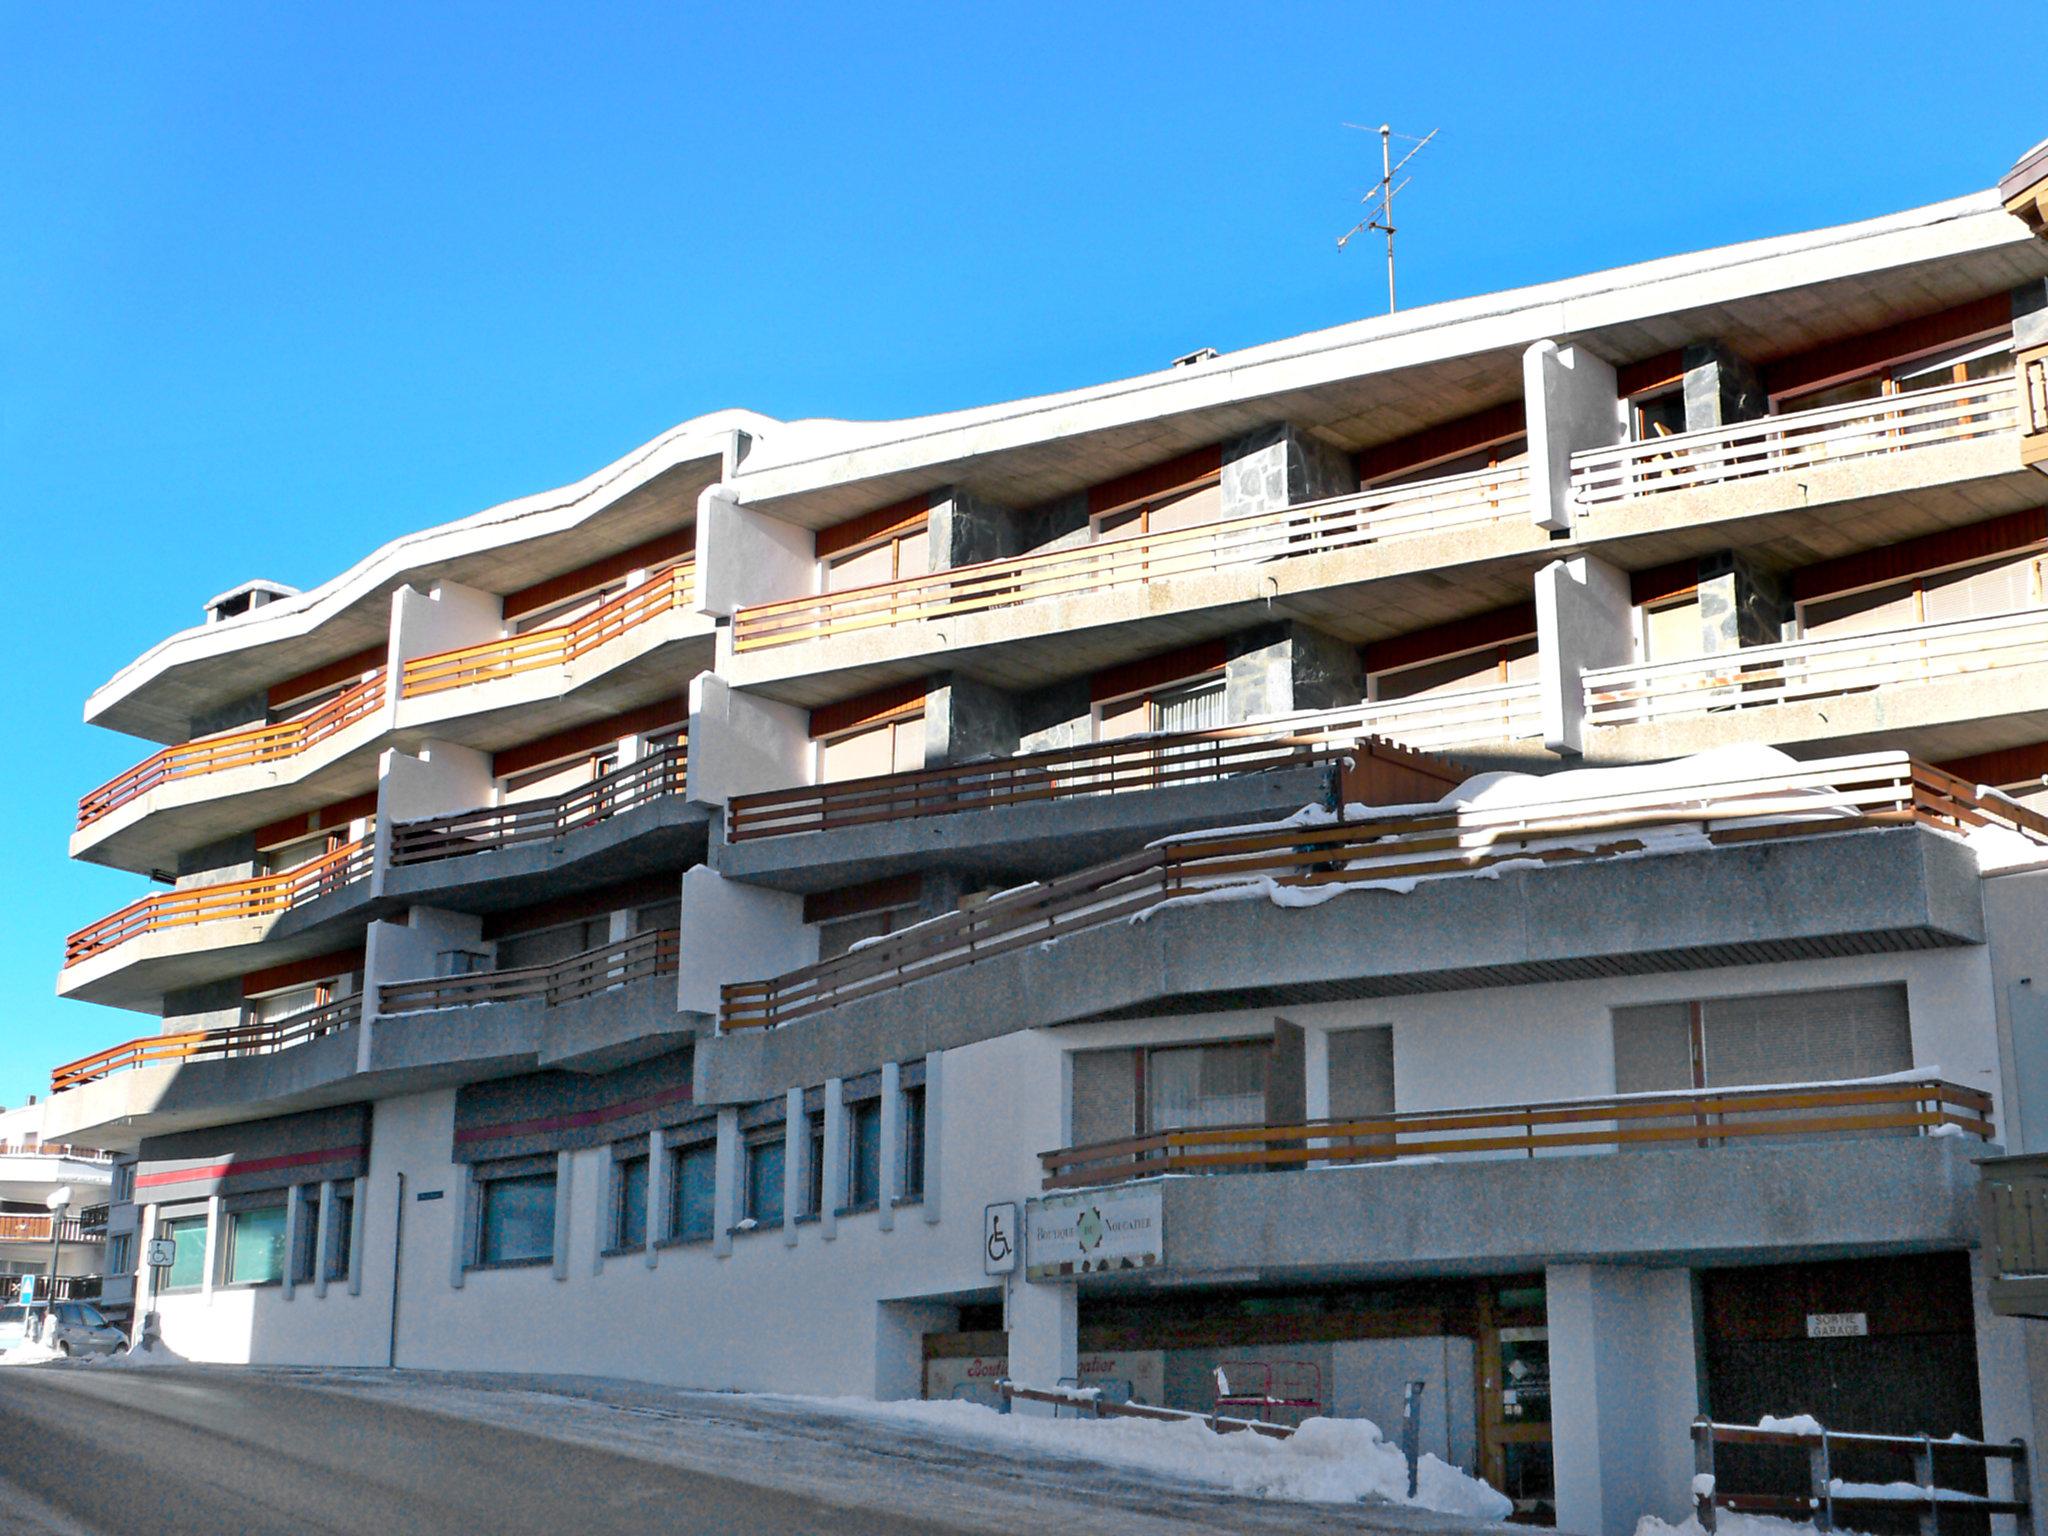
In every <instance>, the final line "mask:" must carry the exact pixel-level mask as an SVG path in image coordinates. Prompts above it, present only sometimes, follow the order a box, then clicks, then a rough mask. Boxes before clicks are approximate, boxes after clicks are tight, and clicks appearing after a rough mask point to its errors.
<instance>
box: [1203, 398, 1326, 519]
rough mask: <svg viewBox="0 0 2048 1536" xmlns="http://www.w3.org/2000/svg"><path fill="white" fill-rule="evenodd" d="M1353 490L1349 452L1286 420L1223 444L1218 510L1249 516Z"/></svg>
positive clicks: (1227, 513)
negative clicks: (1221, 499) (1221, 490)
mask: <svg viewBox="0 0 2048 1536" xmlns="http://www.w3.org/2000/svg"><path fill="white" fill-rule="evenodd" d="M1357 489H1358V470H1357V468H1356V466H1354V465H1353V464H1352V462H1351V456H1350V455H1349V454H1347V453H1344V452H1342V451H1340V450H1338V449H1336V448H1332V447H1331V446H1330V445H1329V444H1328V443H1326V442H1324V441H1323V440H1322V439H1321V438H1319V437H1316V436H1314V435H1312V434H1311V433H1308V432H1305V431H1303V430H1302V429H1301V428H1300V427H1297V426H1293V425H1291V424H1289V423H1287V422H1275V423H1274V424H1273V425H1271V426H1268V427H1261V428H1260V429H1259V430H1258V431H1256V432H1252V433H1248V434H1247V435H1246V436H1244V437H1241V438H1237V439H1235V440H1234V441H1231V442H1228V443H1225V444H1224V445H1223V515H1224V517H1226V518H1232V517H1250V516H1252V515H1254V514H1255V513H1259V512H1270V511H1273V510H1274V509H1276V508H1279V507H1291V506H1295V505H1297V504H1299V503H1301V502H1304V501H1322V500H1324V499H1326V498H1328V497H1331V496H1343V495H1347V494H1349V493H1350V492H1352V491H1355V490H1357Z"/></svg>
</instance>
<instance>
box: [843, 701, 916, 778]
mask: <svg viewBox="0 0 2048 1536" xmlns="http://www.w3.org/2000/svg"><path fill="white" fill-rule="evenodd" d="M922 767H924V710H923V709H922V708H921V707H920V708H919V709H917V710H916V711H914V712H912V713H908V714H902V715H898V716H896V717H895V718H893V719H889V720H882V721H876V722H873V723H870V724H867V725H862V726H857V727H855V728H854V729H853V730H850V731H841V732H839V733H837V734H836V735H832V736H827V737H825V738H824V739H823V740H821V741H820V742H819V743H818V782H819V783H821V784H840V783H844V782H845V781H846V780H848V779H869V778H877V777H880V776H881V775H883V774H889V773H914V772H916V771H917V770H918V769H920V768H922Z"/></svg>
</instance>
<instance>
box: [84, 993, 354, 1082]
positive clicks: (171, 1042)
mask: <svg viewBox="0 0 2048 1536" xmlns="http://www.w3.org/2000/svg"><path fill="white" fill-rule="evenodd" d="M362 1016H363V999H362V995H361V994H360V993H352V994H350V995H349V996H347V997H342V998H336V999H335V1000H334V1001H333V1002H331V1003H322V1004H321V1005H320V1006H319V1007H317V1008H308V1009H306V1010H304V1011H303V1012H300V1013H295V1014H293V1015H291V1017H289V1018H284V1019H272V1020H270V1021H268V1022H266V1023H261V1024H232V1025H229V1026H227V1027H226V1028H224V1029H197V1030H186V1031H181V1032H180V1033H178V1034H172V1035H144V1036H143V1037H142V1038H141V1039H140V1040H129V1041H126V1042H124V1043H122V1044H120V1045H116V1046H112V1047H110V1048H108V1049H107V1050H104V1051H98V1052H95V1053H94V1054H93V1055H91V1056H84V1057H81V1058H79V1059H78V1060H77V1061H72V1062H66V1063H65V1064H64V1065H63V1066H61V1067H58V1068H57V1069H55V1070H54V1071H53V1072H51V1073H50V1092H52V1093H62V1092H63V1091H64V1090H65V1089H66V1088H76V1087H77V1086H78V1085H79V1084H81V1083H92V1082H97V1081H99V1079H101V1078H103V1077H110V1076H112V1075H113V1074H114V1073H116V1072H125V1071H126V1070H127V1069H128V1068H130V1067H153V1066H156V1065H158V1064H159V1063H161V1062H166V1061H190V1060H193V1059H195V1058H202V1059H203V1058H206V1057H213V1056H268V1055H270V1054H271V1053H273V1052H275V1051H283V1050H289V1049H290V1048H291V1047H293V1046H295V1045H304V1044H305V1043H306V1042H307V1041H309V1040H318V1039H321V1038H322V1037H324V1036H327V1035H332V1034H335V1033H337V1032H339V1031H341V1030H344V1029H353V1028H354V1027H355V1026H356V1024H357V1023H358V1022H359V1021H360V1020H361V1019H362Z"/></svg>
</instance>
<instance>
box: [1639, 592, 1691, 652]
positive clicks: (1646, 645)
mask: <svg viewBox="0 0 2048 1536" xmlns="http://www.w3.org/2000/svg"><path fill="white" fill-rule="evenodd" d="M1704 641H1705V637H1704V635H1703V634H1702V633H1701V630H1700V600H1699V594H1698V593H1689V594H1688V595H1686V596H1684V597H1679V598H1674V599H1672V600H1670V601H1668V602H1662V603H1654V604H1652V603H1645V604H1644V605H1643V660H1644V661H1681V660H1683V659H1685V658H1686V657H1688V656H1697V655H1699V654H1701V651H1702V649H1703V647H1704Z"/></svg>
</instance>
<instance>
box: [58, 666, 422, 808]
mask: <svg viewBox="0 0 2048 1536" xmlns="http://www.w3.org/2000/svg"><path fill="white" fill-rule="evenodd" d="M383 702H384V670H383V668H381V667H380V668H378V669H377V671H376V673H375V674H373V675H372V676H370V677H367V678H365V679H364V680H363V681H362V682H360V683H357V684H356V685H355V686H354V687H353V688H350V689H348V690H347V691H346V692H343V693H338V694H336V695H335V696H334V697H333V698H331V699H329V700H328V701H327V702H326V703H325V704H322V705H320V706H319V707H318V708H317V709H312V710H308V711H307V712H306V713H305V714H303V715H300V716H299V717H298V718H297V719H294V720H280V721H279V722H277V723H276V724H275V725H252V726H245V727H243V728H241V729H239V730H233V731H224V732H222V733H221V734H220V735H218V736H202V737H200V738H199V739H198V740H197V741H188V742H186V743H184V744H183V745H182V746H176V747H165V748H164V749H163V750H162V751H161V752H158V753H157V754H155V755H154V756H152V757H148V758H145V759H143V760H142V761H141V762H139V763H137V764H136V765H135V766H134V767H133V768H130V769H129V770H128V771H127V772H126V773H124V774H121V775H119V776H118V777H115V778H112V779H109V780H108V781H107V782H106V783H104V784H102V785H101V786H100V787H99V788H98V789H95V790H93V791H91V792H90V793H88V794H86V795H84V796H82V797H81V798H80V800H79V802H78V825H79V826H80V827H81V828H83V827H89V826H91V825H92V824H93V823H94V822H96V821H98V820H99V819H100V818H101V817H102V816H105V815H107V814H108V813H110V812H112V811H116V810H119V809H120V808H121V807H122V806H124V805H126V804H127V803H128V802H129V801H131V800H135V799H138V798H139V797H141V796H143V795H146V794H148V793H149V792H150V791H151V790H152V789H155V788H156V787H157V786H158V785H160V784H164V783H168V782H169V781H170V780H172V779H185V778H191V777H192V776H193V775H195V774H202V773H220V772H222V771H223V770H225V769H229V768H246V767H248V766H250V765H251V764H254V763H273V762H276V761H277V760H278V759H280V758H286V757H294V756H296V755H297V754H299V753H301V752H304V751H306V750H307V749H308V748H310V747H314V746H317V745H318V744H319V743H321V742H323V741H325V740H327V738H328V737H330V736H333V735H335V734H336V733H337V732H339V731H343V730H346V729H347V728H348V727H349V726H351V725H354V724H355V723H356V722H357V721H358V720H364V719H367V718H369V716H371V715H373V714H375V713H376V711H377V708H378V706H380V705H381V704H382V703H383Z"/></svg>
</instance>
